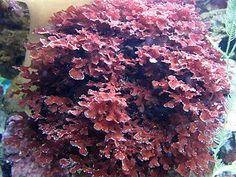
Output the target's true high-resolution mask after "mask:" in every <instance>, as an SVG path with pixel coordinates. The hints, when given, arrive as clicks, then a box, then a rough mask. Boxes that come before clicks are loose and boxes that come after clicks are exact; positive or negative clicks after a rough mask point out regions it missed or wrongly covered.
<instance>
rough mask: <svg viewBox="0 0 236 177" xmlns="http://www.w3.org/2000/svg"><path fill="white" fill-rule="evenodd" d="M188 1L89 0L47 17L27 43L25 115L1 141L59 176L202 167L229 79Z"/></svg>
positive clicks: (180, 170) (145, 173) (23, 89)
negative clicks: (35, 37) (34, 39)
mask: <svg viewBox="0 0 236 177" xmlns="http://www.w3.org/2000/svg"><path fill="white" fill-rule="evenodd" d="M193 3H194V1H190V0H189V1H188V0H185V1H183V0H168V1H167V0H160V1H158V2H156V1H150V0H124V1H120V0H108V1H102V0H95V1H94V2H93V3H92V4H90V5H84V6H81V7H69V8H68V9H67V10H66V11H61V12H58V13H56V14H54V16H53V17H52V18H51V20H50V25H48V26H47V27H45V28H38V29H36V30H35V32H36V33H37V34H39V35H43V36H44V38H43V39H41V40H40V42H39V43H29V44H28V49H29V50H30V52H31V56H32V63H31V65H30V66H29V67H21V68H20V70H21V75H22V77H24V78H26V79H27V81H28V82H26V83H23V84H22V85H21V90H20V91H21V92H22V93H23V94H24V95H25V97H24V98H23V100H22V101H21V103H20V104H21V105H23V106H24V105H25V106H28V107H29V108H30V110H31V112H30V113H28V115H27V116H26V115H24V116H23V117H22V119H20V120H17V121H13V122H14V123H10V124H9V127H8V131H7V132H9V133H8V135H7V136H5V138H4V141H5V144H6V147H15V148H16V149H18V151H19V152H20V153H19V155H18V158H21V159H22V160H23V159H25V158H28V157H30V158H31V160H32V163H34V164H38V165H39V166H45V165H49V164H50V165H52V166H51V167H55V169H58V170H61V171H62V172H63V173H62V174H67V173H76V172H78V173H80V172H83V173H85V174H86V175H87V176H134V177H135V176H155V177H157V176H164V174H166V173H167V172H168V171H169V170H171V169H175V170H176V171H177V172H178V173H180V174H181V175H182V176H188V175H189V173H190V171H192V172H193V173H195V174H196V175H197V176H202V175H203V174H204V173H206V172H207V170H208V165H209V162H210V161H211V160H212V157H211V156H210V155H209V152H208V148H209V147H210V146H211V145H212V138H213V134H214V131H215V130H216V129H217V128H218V127H219V126H220V117H222V116H223V114H224V100H225V97H224V95H226V94H227V93H228V91H229V83H228V80H227V79H226V78H227V77H226V76H227V73H226V71H225V62H224V61H222V60H221V59H220V55H219V54H218V53H217V52H216V51H215V50H214V49H212V48H211V45H210V44H209V43H208V42H207V40H206V38H205V34H206V26H205V25H204V24H203V23H202V22H201V21H200V19H199V17H198V14H197V12H195V8H194V5H193ZM15 127H18V129H19V128H20V127H22V129H19V132H20V134H19V133H17V131H16V128H15ZM13 129H14V131H13ZM58 144H59V145H58ZM29 147H31V148H29ZM49 147H50V148H49ZM31 149H32V150H31ZM12 161H14V159H12ZM17 163H18V162H17V161H15V165H16V166H17ZM59 165H61V167H59ZM49 171H50V168H45V169H44V172H43V173H44V174H47V175H44V176H45V177H47V176H53V175H55V174H53V173H51V172H50V173H49Z"/></svg>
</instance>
